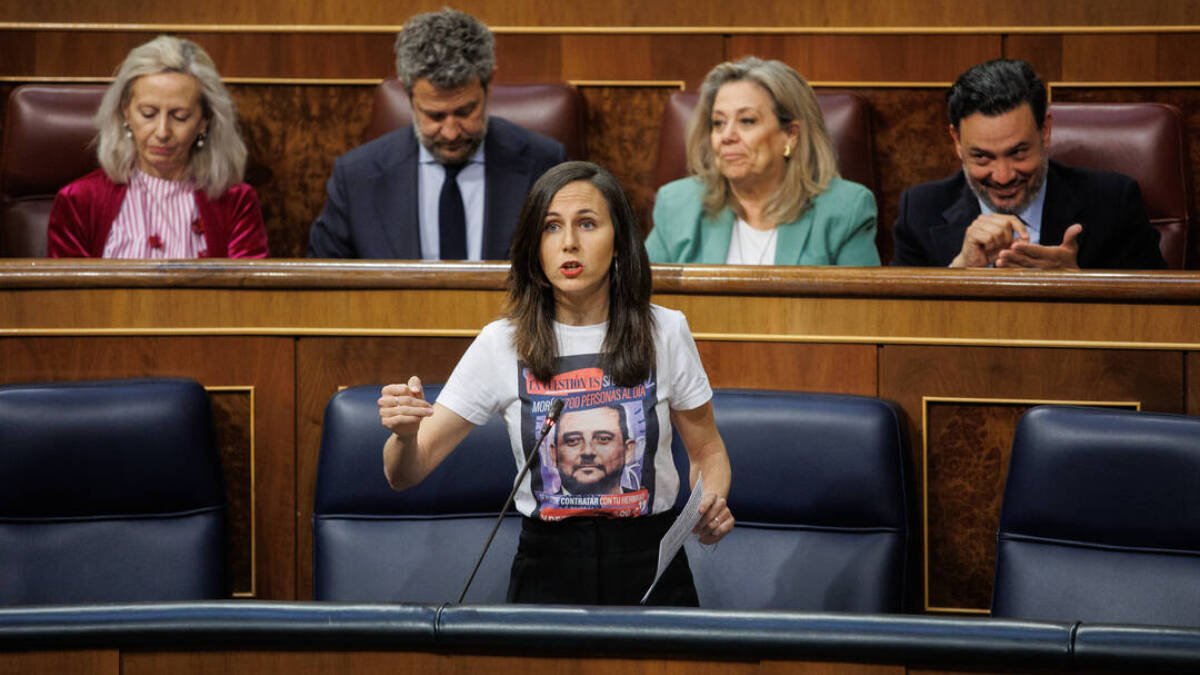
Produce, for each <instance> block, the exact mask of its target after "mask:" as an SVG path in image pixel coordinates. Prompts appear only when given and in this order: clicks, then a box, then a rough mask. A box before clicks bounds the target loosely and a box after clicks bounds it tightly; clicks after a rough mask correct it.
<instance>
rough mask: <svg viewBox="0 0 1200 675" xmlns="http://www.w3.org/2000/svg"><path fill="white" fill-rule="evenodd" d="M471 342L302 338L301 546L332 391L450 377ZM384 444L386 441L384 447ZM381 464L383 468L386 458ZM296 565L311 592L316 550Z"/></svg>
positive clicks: (303, 546)
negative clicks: (323, 420)
mask: <svg viewBox="0 0 1200 675" xmlns="http://www.w3.org/2000/svg"><path fill="white" fill-rule="evenodd" d="M398 319H399V317H398ZM481 327H482V326H481ZM470 343H471V340H470V339H469V338H351V339H346V338H304V339H301V340H300V341H299V343H298V344H297V345H296V368H297V376H296V391H297V400H296V404H295V405H296V410H297V415H296V441H297V444H296V448H297V450H296V504H297V510H296V513H297V517H296V530H297V548H298V550H300V551H312V513H313V497H314V496H315V494H316V493H315V488H316V481H317V459H318V457H319V456H320V450H321V422H322V419H323V417H324V413H325V404H326V403H328V402H329V397H331V396H333V395H334V394H335V393H337V391H338V390H339V389H341V388H342V387H353V386H357V385H363V384H378V385H382V384H389V383H392V382H407V381H408V378H409V377H410V376H412V375H417V376H418V377H420V378H421V379H422V381H423V382H427V383H429V384H438V383H442V382H445V381H446V379H447V378H448V377H450V371H452V370H453V369H454V364H456V363H458V360H459V358H461V357H462V354H463V352H464V351H466V349H467V347H468V346H469V345H470ZM382 450H383V448H382V446H381V447H380V452H381V453H382ZM380 457H382V454H381V455H380ZM380 461H381V462H382V459H381V460H380ZM379 466H380V471H383V464H382V463H381V464H380V465H379ZM297 566H298V570H297V571H298V575H297V581H298V589H297V594H298V597H301V598H310V597H312V556H311V555H309V556H303V555H302V556H300V557H299V558H298V560H297Z"/></svg>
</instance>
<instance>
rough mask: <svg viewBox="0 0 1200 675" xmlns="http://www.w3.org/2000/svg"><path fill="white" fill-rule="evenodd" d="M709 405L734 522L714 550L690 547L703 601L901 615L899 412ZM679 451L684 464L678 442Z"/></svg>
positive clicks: (773, 396) (764, 395)
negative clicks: (729, 479)
mask: <svg viewBox="0 0 1200 675" xmlns="http://www.w3.org/2000/svg"><path fill="white" fill-rule="evenodd" d="M713 408H714V411H715V415H716V420H717V427H718V428H719V429H720V431H721V437H722V438H723V439H724V441H725V446H726V447H727V448H728V451H729V461H730V464H731V466H732V469H733V484H732V488H731V491H730V495H729V505H730V509H731V510H732V511H733V514H734V516H735V517H736V518H737V526H736V527H735V528H734V530H733V532H731V533H730V534H729V535H728V536H726V537H725V539H723V540H722V541H721V542H719V543H717V544H716V545H715V546H711V547H706V546H701V545H699V544H689V549H688V558H689V562H690V563H691V567H692V573H693V576H694V577H695V579H696V587H697V591H698V593H699V595H700V604H701V606H702V607H705V608H714V609H791V610H798V611H839V612H899V611H902V609H903V607H904V588H905V572H906V564H907V556H908V550H907V549H908V522H909V512H908V508H909V507H908V500H907V494H906V488H905V485H906V484H905V464H906V452H907V451H906V444H905V442H904V435H903V432H902V428H901V423H900V419H901V418H900V415H899V413H898V411H897V410H896V408H895V406H893V405H892V404H890V403H888V402H885V401H881V400H879V399H875V398H866V397H861V396H840V395H832V394H807V393H795V392H769V391H739V390H717V391H716V392H714V396H713ZM675 445H676V447H675V456H676V460H677V463H681V464H686V459H681V457H683V456H685V451H684V450H683V448H682V446H681V445H680V443H679V439H678V437H676V439H675ZM681 469H682V473H681V475H682V476H686V475H687V473H686V466H683V467H681ZM681 497H682V496H681ZM693 542H694V540H693Z"/></svg>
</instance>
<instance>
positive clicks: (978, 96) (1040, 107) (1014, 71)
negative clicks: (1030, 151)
mask: <svg viewBox="0 0 1200 675" xmlns="http://www.w3.org/2000/svg"><path fill="white" fill-rule="evenodd" d="M1022 103H1028V104H1029V109H1030V110H1031V111H1032V112H1033V121H1034V122H1037V128H1038V129H1041V128H1042V124H1043V123H1044V122H1045V121H1046V85H1045V83H1043V82H1042V80H1041V78H1039V77H1038V76H1037V73H1036V72H1034V70H1033V66H1031V65H1029V62H1028V61H1021V60H1017V59H992V60H991V61H987V62H985V63H981V64H979V65H977V66H975V67H973V68H971V69H970V70H968V71H966V72H965V73H963V74H962V75H959V76H958V79H957V80H955V82H954V85H953V86H952V87H950V90H949V91H947V92H946V108H947V112H948V113H949V114H950V124H951V125H952V126H953V127H954V129H955V130H956V131H957V130H958V125H959V122H961V121H962V119H963V118H964V117H968V116H970V115H973V114H975V113H977V112H978V113H983V114H984V115H987V116H988V117H993V116H995V115H1002V114H1004V113H1006V112H1008V111H1010V110H1015V109H1017V108H1018V107H1019V106H1020V105H1021V104H1022Z"/></svg>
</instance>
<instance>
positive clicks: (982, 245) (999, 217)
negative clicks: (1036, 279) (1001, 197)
mask: <svg viewBox="0 0 1200 675" xmlns="http://www.w3.org/2000/svg"><path fill="white" fill-rule="evenodd" d="M1081 232H1083V226H1082V225H1080V224H1079V223H1076V224H1074V225H1072V226H1070V227H1068V228H1067V231H1066V232H1064V233H1063V241H1062V243H1061V244H1059V245H1058V246H1043V245H1041V244H1034V243H1032V242H1030V241H1029V229H1028V227H1026V225H1025V223H1024V221H1022V220H1021V219H1020V218H1018V217H1016V216H1010V215H1005V214H1000V213H986V214H981V215H980V216H979V217H978V218H976V219H975V222H973V223H971V226H970V227H968V228H967V232H966V234H965V235H964V236H963V245H962V250H961V251H959V254H958V255H957V256H956V257H955V258H954V260H953V262H951V263H950V266H951V267H987V266H989V265H994V266H995V267H1022V268H1033V269H1069V270H1077V269H1079V263H1078V262H1077V260H1076V258H1077V256H1078V254H1079V241H1078V240H1079V234H1080V233H1081Z"/></svg>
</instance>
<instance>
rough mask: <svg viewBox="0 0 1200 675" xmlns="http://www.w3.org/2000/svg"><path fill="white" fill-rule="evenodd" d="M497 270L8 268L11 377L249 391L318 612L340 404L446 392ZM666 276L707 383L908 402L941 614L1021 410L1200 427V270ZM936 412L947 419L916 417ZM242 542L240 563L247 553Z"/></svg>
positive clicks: (268, 591) (260, 474) (239, 440)
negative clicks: (1092, 409)
mask: <svg viewBox="0 0 1200 675" xmlns="http://www.w3.org/2000/svg"><path fill="white" fill-rule="evenodd" d="M504 272H505V267H504V265H500V264H401V263H368V262H352V263H311V262H302V261H300V262H297V261H293V262H284V261H259V262H222V261H204V262H177V263H165V264H164V263H155V262H150V261H142V262H125V261H91V262H71V261H13V262H2V261H0V381H3V382H12V381H33V380H55V379H65V380H69V379H79V378H106V377H124V376H138V375H186V376H191V377H195V378H196V379H198V380H199V381H200V382H201V383H203V384H205V385H206V386H209V387H215V386H220V385H224V386H233V387H245V386H253V387H254V405H253V409H252V411H251V412H252V414H253V416H254V427H253V431H254V443H255V448H254V460H255V463H254V469H255V484H254V491H253V496H254V499H255V501H254V505H255V509H256V518H255V521H254V522H255V526H256V530H255V535H256V537H255V544H256V546H257V551H256V559H257V561H258V564H257V567H256V571H257V573H258V576H257V582H258V597H261V598H272V599H286V598H292V597H298V598H308V597H310V595H311V556H312V549H311V512H312V503H313V490H314V485H315V478H316V467H317V459H318V456H319V448H320V434H321V422H322V415H323V411H324V407H325V405H326V403H327V402H328V400H329V397H330V396H331V395H333V393H334V392H336V391H337V390H338V388H339V387H342V386H352V385H359V384H373V385H378V384H382V383H386V382H394V381H401V380H404V379H406V378H407V377H408V376H409V375H411V374H419V375H421V376H422V377H423V378H424V379H425V380H426V381H427V382H431V383H433V382H439V381H444V379H445V378H446V377H447V375H448V374H449V373H450V371H451V369H452V367H453V365H454V364H455V363H456V362H457V360H458V358H459V357H460V356H461V354H462V352H463V351H464V350H465V349H466V347H467V345H468V344H469V342H470V340H471V339H472V336H473V335H474V333H475V332H476V331H477V330H478V329H479V328H480V327H482V326H483V325H484V324H486V323H487V322H489V321H491V320H492V319H494V318H496V317H497V316H499V315H500V313H501V311H502V308H503V291H502V290H500V289H501V288H502V287H503V283H504ZM655 275H656V288H657V290H658V292H657V294H656V295H655V301H656V302H657V303H659V304H662V305H664V306H668V307H672V308H677V309H682V310H683V311H684V312H685V313H686V314H687V316H688V321H689V324H690V325H691V328H692V331H693V333H694V334H695V335H696V337H697V341H698V346H699V349H700V351H701V356H702V358H703V360H704V363H705V365H706V369H707V371H708V372H709V374H710V378H711V381H712V383H713V384H714V385H715V386H721V387H757V388H764V389H783V390H807V391H828V392H843V393H854V394H862V395H879V396H881V397H883V398H885V399H891V400H894V401H896V402H897V403H898V404H899V405H900V406H901V408H902V410H903V411H904V416H905V424H906V427H907V428H908V430H909V433H910V439H909V440H910V443H911V448H912V454H913V458H914V466H916V467H921V466H922V463H921V460H922V459H928V461H929V462H930V464H929V479H928V480H927V481H925V480H923V479H922V475H921V474H920V473H918V474H917V475H916V476H915V477H914V483H915V484H914V493H915V494H917V495H922V496H926V495H927V496H928V497H929V500H930V502H929V503H930V509H929V527H930V531H931V532H933V533H935V535H936V536H931V537H930V542H931V546H932V547H933V550H932V552H931V563H932V567H931V570H930V584H931V586H930V590H931V597H932V599H933V600H932V602H931V603H930V604H931V606H944V605H946V604H951V603H963V604H962V605H957V604H956V606H966V605H969V606H971V607H975V608H979V607H980V606H981V603H982V604H986V598H987V595H988V592H987V589H986V586H985V584H986V583H987V582H988V580H990V578H991V568H990V565H991V554H990V553H989V551H990V549H989V548H988V547H989V546H990V538H991V536H990V534H989V532H990V531H991V529H992V528H993V527H994V525H993V524H992V523H994V519H995V513H996V504H997V503H998V502H997V499H998V497H997V495H998V494H999V493H998V490H999V487H1000V486H1002V485H1003V466H1005V465H1006V459H1005V457H1006V455H1005V454H1004V453H1005V452H1006V450H1007V447H1008V444H1009V443H1010V441H1011V433H1012V431H1011V430H1012V425H1013V423H1014V420H1015V419H1016V414H1017V412H1019V409H1020V408H1021V407H1023V406H1026V405H1029V404H1031V402H1033V401H1046V400H1055V401H1064V400H1069V401H1103V402H1113V401H1118V402H1120V401H1124V402H1137V403H1140V404H1141V406H1142V408H1143V409H1145V410H1152V411H1167V412H1184V411H1186V412H1188V413H1190V414H1193V415H1200V385H1198V384H1197V383H1196V379H1197V378H1196V377H1195V373H1197V372H1200V357H1198V356H1197V353H1200V328H1198V327H1200V304H1198V303H1197V298H1200V276H1197V275H1196V274H1195V273H1189V274H1182V273H1166V272H1161V273H1151V272H1139V273H1076V274H1029V273H1025V274H1022V273H1012V272H1007V271H1004V270H975V271H969V270H968V271H958V270H904V269H891V268H883V269H874V270H861V269H846V268H834V269H814V268H763V269H756V268H739V267H725V266H712V267H703V266H657V267H656V268H655ZM106 331H111V332H114V333H116V334H115V335H103V334H102V333H104V332H106ZM47 332H55V333H57V334H58V335H60V336H59V337H49V336H46V335H45V333H47ZM255 334H262V335H265V336H263V337H256V336H255ZM122 335H124V336H122ZM981 345H982V346H981ZM1084 347H1088V348H1084ZM924 397H940V398H948V399H954V400H950V401H934V402H932V404H931V405H932V407H927V406H926V402H925V401H923V398H924ZM247 399H248V396H247V394H246V393H245V391H244V390H241V389H236V388H235V389H233V390H230V391H228V392H221V391H214V400H215V404H216V410H217V421H218V425H219V428H220V430H221V431H220V435H221V438H222V444H223V445H226V444H228V445H233V446H237V445H242V446H244V444H245V443H246V435H247V429H246V428H245V426H244V424H245V420H246V418H247V414H248V412H247V406H248V405H249V401H248V400H247ZM961 399H968V400H961ZM926 419H928V420H929V426H928V428H924V427H923V421H924V420H926ZM926 433H927V435H928V438H929V443H928V445H926V444H925V443H924V442H923V440H924V438H925V437H924V436H923V434H926ZM923 451H926V452H927V454H923ZM245 454H246V453H245V452H244V451H241V452H237V451H235V452H234V453H233V455H232V456H229V455H227V459H226V463H227V464H229V465H230V467H228V468H230V469H231V470H232V471H233V472H234V473H241V474H242V475H239V476H237V477H236V478H237V480H236V481H235V483H236V484H235V485H234V486H233V488H231V506H232V508H233V509H235V510H236V511H237V512H238V513H244V512H245V510H246V507H245V506H244V503H245V501H246V498H245V497H244V496H239V495H244V494H245V490H246V489H247V484H246V476H245V475H244V474H245V473H246V472H247V471H248V468H246V467H245V465H244V464H238V465H237V466H234V464H235V463H237V462H244V458H245ZM922 522H924V521H922ZM919 534H920V528H919V527H918V535H919ZM234 535H235V537H236V538H237V539H236V541H234V546H235V547H239V546H240V547H242V548H243V549H244V547H245V543H244V533H238V532H236V531H235V533H234ZM918 543H919V542H918ZM917 550H923V549H922V548H921V547H920V546H918V547H917ZM914 578H915V579H916V580H917V581H918V582H919V581H920V575H916V576H915V577H914ZM922 590H923V589H921V588H920V587H916V588H914V591H915V594H916V597H917V598H918V600H917V602H916V605H917V608H918V609H919V608H921V607H923V606H924V604H923V598H921V596H922Z"/></svg>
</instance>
